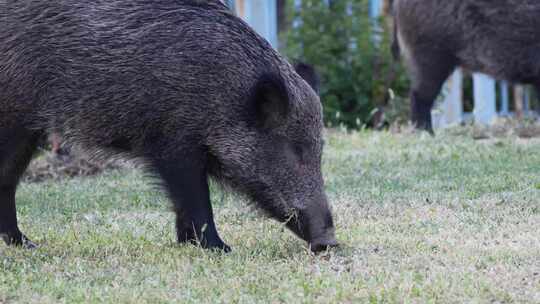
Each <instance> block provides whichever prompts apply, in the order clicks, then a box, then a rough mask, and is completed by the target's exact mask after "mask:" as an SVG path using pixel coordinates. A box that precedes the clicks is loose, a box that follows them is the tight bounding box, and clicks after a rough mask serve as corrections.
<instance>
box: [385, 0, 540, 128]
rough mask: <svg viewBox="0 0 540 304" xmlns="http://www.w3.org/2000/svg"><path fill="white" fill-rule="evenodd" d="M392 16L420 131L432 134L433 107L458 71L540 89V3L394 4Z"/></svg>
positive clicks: (436, 0)
mask: <svg viewBox="0 0 540 304" xmlns="http://www.w3.org/2000/svg"><path fill="white" fill-rule="evenodd" d="M393 15H394V19H395V20H394V24H395V30H394V45H393V50H394V55H395V56H396V57H397V56H399V54H400V53H401V55H402V56H403V57H404V58H405V62H406V65H407V67H408V71H409V74H410V76H411V79H412V88H411V94H410V96H411V103H412V113H413V114H412V121H413V123H414V124H416V127H418V128H420V129H425V130H428V131H430V132H432V125H431V108H432V106H433V103H434V100H435V99H436V97H437V95H438V94H439V92H440V90H441V87H442V85H443V83H444V82H445V80H446V79H447V78H448V76H449V75H450V74H451V73H452V72H453V71H454V69H455V68H456V67H459V66H461V67H463V68H465V69H467V70H470V71H474V72H482V73H486V74H489V75H491V76H493V77H495V78H497V79H501V80H508V81H511V82H516V83H524V84H532V85H534V86H536V87H537V88H540V18H539V16H540V2H539V1H534V0H500V1H491V0H430V1H424V0H393Z"/></svg>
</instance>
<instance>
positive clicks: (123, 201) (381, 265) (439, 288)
mask: <svg viewBox="0 0 540 304" xmlns="http://www.w3.org/2000/svg"><path fill="white" fill-rule="evenodd" d="M458 133H463V132H458V131H457V130H453V131H452V130H451V131H446V132H445V133H439V134H438V136H437V137H436V138H431V137H429V136H424V135H418V134H416V135H414V134H397V135H396V134H391V133H386V132H379V133H373V132H369V131H365V132H358V133H353V134H345V133H341V132H337V131H328V132H327V140H326V141H327V147H326V150H325V156H324V171H325V177H326V188H327V192H328V195H329V198H330V201H331V203H332V205H333V209H334V213H335V222H336V225H337V229H336V230H337V237H338V239H339V240H340V242H341V243H342V247H341V248H339V249H336V250H333V251H331V252H328V253H326V254H322V255H319V256H314V255H312V254H310V253H309V251H308V250H307V248H306V246H305V244H304V243H303V242H302V241H300V240H299V239H296V238H295V237H294V236H293V235H292V234H291V233H290V232H288V231H286V230H285V229H284V228H283V227H282V226H281V225H280V224H278V223H276V222H274V221H271V220H267V219H264V218H262V217H261V216H260V214H258V212H257V211H256V210H254V209H253V207H252V206H251V205H249V204H247V203H246V201H245V199H244V198H243V197H241V196H238V195H235V194H231V193H224V192H222V191H221V190H220V189H219V187H217V186H216V185H212V188H213V190H214V191H213V194H212V198H213V204H214V209H215V213H216V219H217V225H218V230H219V231H220V233H221V236H222V237H223V238H224V240H225V241H226V242H227V243H228V244H229V245H231V246H232V247H233V252H232V253H230V254H221V253H216V252H207V251H204V250H201V249H199V248H197V247H194V246H188V245H186V246H180V245H176V244H175V243H174V238H175V237H174V227H173V226H174V225H173V214H172V213H171V212H170V211H169V204H168V202H167V200H166V198H165V197H164V195H163V194H161V193H160V192H159V191H156V190H155V189H153V188H152V186H151V182H149V180H148V179H147V178H145V177H144V175H143V174H142V173H141V172H139V171H113V172H109V173H107V174H105V175H101V176H98V177H94V178H75V179H72V180H64V181H60V182H53V181H45V182H43V183H34V184H22V186H21V187H20V190H19V192H18V211H19V215H20V227H21V230H23V231H24V232H25V233H26V234H27V235H28V236H29V237H30V238H31V239H32V240H34V241H36V242H38V243H40V244H41V247H40V248H39V249H37V250H33V251H28V250H23V249H17V248H15V249H14V248H7V247H6V246H4V244H3V243H2V244H0V303H15V302H34V303H61V302H67V303H74V302H79V303H92V302H96V303H97V302H109V303H133V302H147V303H168V302H181V303H338V302H339V303H424V302H433V303H435V302H437V303H441V302H443V303H448V302H451V303H463V302H478V303H512V302H516V303H540V139H529V140H524V139H518V138H505V139H489V140H480V141H475V140H473V139H472V138H471V137H470V136H466V135H463V134H461V135H460V134H458Z"/></svg>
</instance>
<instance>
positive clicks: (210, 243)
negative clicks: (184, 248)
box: [178, 230, 231, 252]
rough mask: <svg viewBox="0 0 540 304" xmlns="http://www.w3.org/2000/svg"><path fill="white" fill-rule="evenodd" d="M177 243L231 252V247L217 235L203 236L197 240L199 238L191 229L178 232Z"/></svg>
mask: <svg viewBox="0 0 540 304" xmlns="http://www.w3.org/2000/svg"><path fill="white" fill-rule="evenodd" d="M178 243H180V244H185V243H189V244H193V245H195V246H201V247H202V248H204V249H210V250H217V251H219V250H221V251H224V252H231V247H229V246H228V245H227V244H225V243H224V242H223V241H222V240H221V239H220V238H219V237H215V238H210V237H208V238H205V237H203V239H202V240H199V238H197V236H196V235H195V233H194V232H193V231H192V230H191V231H190V230H186V231H184V233H180V234H178Z"/></svg>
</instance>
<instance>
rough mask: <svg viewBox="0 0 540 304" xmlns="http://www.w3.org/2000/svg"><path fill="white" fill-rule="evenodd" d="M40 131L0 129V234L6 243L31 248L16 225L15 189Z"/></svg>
mask: <svg viewBox="0 0 540 304" xmlns="http://www.w3.org/2000/svg"><path fill="white" fill-rule="evenodd" d="M39 137H40V135H39V134H37V133H31V132H29V131H26V130H24V129H18V130H13V129H9V130H0V237H1V238H2V239H4V241H5V242H6V244H8V245H18V246H21V245H22V246H25V247H27V248H34V247H36V245H35V244H34V243H32V242H31V241H30V240H28V238H26V236H24V235H23V234H22V233H21V231H20V230H19V227H18V225H17V210H16V207H15V191H16V189H17V184H18V182H19V179H20V177H21V175H22V174H23V172H24V171H25V170H26V167H27V166H28V164H29V163H30V160H31V159H32V154H33V153H34V151H35V149H36V146H37V143H38V139H39Z"/></svg>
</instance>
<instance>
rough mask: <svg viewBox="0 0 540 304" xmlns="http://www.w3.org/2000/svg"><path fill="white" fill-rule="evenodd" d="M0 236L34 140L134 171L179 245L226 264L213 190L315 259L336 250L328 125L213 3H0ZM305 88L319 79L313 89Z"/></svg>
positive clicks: (11, 231) (296, 84) (255, 39)
mask: <svg viewBox="0 0 540 304" xmlns="http://www.w3.org/2000/svg"><path fill="white" fill-rule="evenodd" d="M0 28H1V29H2V30H1V31H0V88H1V89H0V234H1V235H2V236H3V238H4V240H5V241H6V243H7V244H14V245H26V246H28V247H32V246H34V244H33V243H32V242H31V241H29V240H28V238H26V236H24V235H23V233H21V231H20V230H19V227H18V224H17V216H16V207H15V191H16V188H17V184H18V181H19V179H20V176H21V174H22V173H23V172H24V171H25V169H26V167H27V165H28V163H29V162H30V160H31V157H32V154H33V153H34V152H35V150H36V144H37V141H38V139H39V138H40V137H41V136H42V135H44V134H46V133H49V132H58V133H60V134H62V135H63V139H64V140H65V141H67V142H70V143H76V144H79V145H80V146H82V147H84V148H86V149H88V151H90V152H92V153H99V154H100V155H108V156H124V157H129V158H134V159H140V160H142V161H143V163H144V164H146V168H147V170H148V171H149V172H151V173H153V175H154V176H156V177H157V178H159V180H160V181H161V184H163V186H164V189H165V190H166V192H167V193H168V195H169V197H170V199H171V201H172V203H173V206H174V210H175V213H176V229H177V238H178V241H179V242H182V243H183V242H194V243H197V244H200V245H201V246H202V247H204V248H217V249H222V250H225V251H229V250H230V248H229V246H227V245H226V244H225V243H224V242H223V241H222V240H221V238H220V236H219V235H218V232H217V229H216V227H215V224H214V219H213V213H212V207H211V203H210V196H209V188H208V179H209V178H214V179H216V180H218V181H220V182H222V183H225V184H228V185H231V186H232V187H233V188H234V189H236V190H237V191H239V192H242V193H244V194H247V195H248V196H249V197H250V198H251V199H252V200H253V201H255V202H256V203H257V205H258V206H259V207H260V208H261V209H263V210H264V211H266V212H267V213H268V214H269V215H270V216H271V217H273V218H275V219H277V220H278V221H281V222H285V223H286V225H287V227H288V228H290V230H292V231H293V232H294V233H295V234H297V235H298V236H299V237H301V238H302V239H304V240H306V241H307V242H308V243H309V245H310V246H311V249H312V250H313V251H319V250H323V249H325V248H327V247H329V246H334V245H336V240H335V237H334V224H333V219H332V214H331V210H330V207H329V204H328V200H327V197H326V195H325V191H324V182H323V176H322V173H321V154H322V149H323V141H322V139H321V138H322V135H321V133H322V129H323V120H322V111H321V108H322V106H321V103H320V100H319V98H318V96H317V94H316V93H315V92H314V91H313V89H312V88H310V86H309V84H308V83H307V82H306V81H305V80H304V79H303V78H302V77H301V76H299V75H298V74H297V73H296V72H295V71H294V69H293V67H292V66H291V65H290V64H289V63H288V62H287V61H286V60H285V59H284V58H282V56H280V55H279V54H278V53H277V52H276V51H275V50H273V49H272V47H271V46H270V45H269V44H268V43H267V42H266V41H265V40H264V39H263V38H261V37H260V36H259V35H257V34H256V33H255V32H254V31H253V30H252V29H250V27H249V26H248V25H247V24H245V23H244V22H243V21H242V20H240V19H239V18H237V17H235V16H234V15H233V14H232V13H230V12H229V10H228V8H227V7H226V6H225V5H223V4H222V3H221V2H220V1H218V0H209V1H197V0H177V1H164V0H163V1H162V0H157V1H146V0H144V1H143V0H96V1H83V0H50V1H0ZM306 78H307V79H315V78H313V76H312V75H306Z"/></svg>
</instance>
